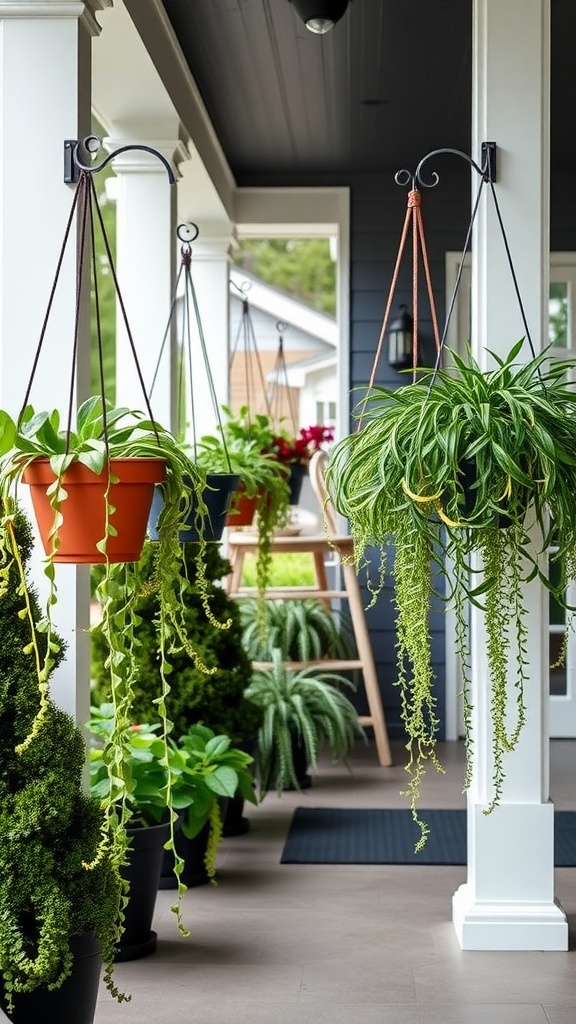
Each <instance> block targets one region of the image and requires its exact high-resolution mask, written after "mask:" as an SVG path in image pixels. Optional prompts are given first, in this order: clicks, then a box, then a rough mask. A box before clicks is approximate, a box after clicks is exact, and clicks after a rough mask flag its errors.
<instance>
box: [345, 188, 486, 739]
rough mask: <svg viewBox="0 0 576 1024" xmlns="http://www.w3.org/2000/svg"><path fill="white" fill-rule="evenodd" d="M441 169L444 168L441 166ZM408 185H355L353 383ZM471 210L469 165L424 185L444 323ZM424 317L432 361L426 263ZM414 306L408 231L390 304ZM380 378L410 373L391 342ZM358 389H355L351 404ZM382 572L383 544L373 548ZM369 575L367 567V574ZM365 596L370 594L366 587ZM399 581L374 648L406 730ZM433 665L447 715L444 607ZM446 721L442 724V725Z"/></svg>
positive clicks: (365, 369)
mask: <svg viewBox="0 0 576 1024" xmlns="http://www.w3.org/2000/svg"><path fill="white" fill-rule="evenodd" d="M438 170H439V172H440V168H438ZM407 195H408V191H407V189H405V188H401V187H399V186H398V185H396V184H395V182H394V180H393V176H392V175H390V177H389V179H385V178H383V177H381V176H379V177H367V178H363V179H362V180H361V181H355V182H354V183H352V185H351V296H350V308H351V325H350V330H351V337H350V380H351V387H352V389H354V388H361V387H362V386H363V385H365V384H366V383H367V382H368V379H369V377H370V373H371V370H372V365H373V362H374V355H375V351H376V346H377V343H378V338H379V335H380V328H381V325H382V320H383V316H384V311H385V307H386V302H387V298H388V293H389V289H390V285H391V281H392V276H393V271H394V266H395V263H396V258H397V254H398V248H399V244H400V238H401V233H402V226H403V223H404V218H405V213H406V204H407ZM469 217H470V178H469V174H468V170H467V168H464V171H463V173H460V174H458V173H450V172H447V173H446V172H444V171H442V172H441V180H440V183H439V184H438V185H437V186H436V187H435V188H433V189H423V190H422V219H423V223H424V232H425V237H426V246H427V250H428V260H429V265H430V273H431V278H432V285H433V289H434V293H435V304H436V311H437V316H438V322H439V325H440V331H442V328H443V326H444V313H445V267H444V262H445V253H446V252H447V251H450V250H456V251H461V250H462V247H463V245H464V241H465V238H466V231H467V227H468V221H469ZM419 279H420V287H419V303H418V305H419V320H420V337H421V353H422V360H423V362H425V363H426V364H427V365H430V361H431V360H433V358H434V351H435V350H434V338H433V330H432V320H431V315H430V305H429V302H428V296H427V289H426V283H425V278H424V273H423V269H422V267H421V268H420V273H419ZM402 302H404V303H406V306H407V307H408V310H409V311H411V310H412V237H411V233H409V235H408V238H407V242H406V247H405V250H404V257H403V260H402V265H401V270H400V275H399V280H398V285H397V288H396V291H395V296H394V302H393V306H392V311H391V317H392V318H393V317H394V315H395V313H397V311H398V307H399V305H400V303H402ZM376 380H377V383H380V384H388V385H393V386H398V385H399V384H401V383H405V382H406V379H405V378H404V376H403V375H400V374H399V373H397V372H396V371H395V370H394V369H392V368H391V367H390V366H389V365H388V362H387V359H386V352H385V349H384V350H383V353H382V357H381V359H380V362H379V366H378V373H377V378H376ZM358 397H359V395H354V393H353V394H352V396H351V401H352V404H353V405H354V404H355V403H356V401H357V400H358ZM372 554H373V560H374V561H373V569H372V572H371V573H370V574H371V575H374V576H376V573H377V567H378V552H373V553H372ZM362 579H363V583H365V574H363V577H362ZM365 599H366V604H368V603H369V600H370V595H369V593H368V591H367V590H366V589H365ZM394 618H395V613H394V607H393V605H392V588H391V581H390V577H389V575H387V578H386V586H385V588H384V590H383V591H382V593H381V594H380V596H379V597H378V599H377V602H376V604H375V605H374V606H373V607H372V608H370V609H369V610H368V611H367V621H368V624H369V629H370V634H371V638H372V644H373V649H374V656H375V659H376V665H377V671H378V677H379V680H380V688H381V692H382V698H383V704H384V708H385V713H386V719H387V722H388V728H389V732H390V734H391V735H392V736H399V735H401V733H402V728H401V722H400V700H399V692H398V689H397V687H396V686H395V685H394V683H395V679H396V668H395V629H394ZM430 624H431V629H432V643H433V657H434V668H435V672H436V678H437V695H438V711H439V714H440V716H441V718H442V719H443V718H444V703H445V699H444V693H445V687H444V619H443V615H442V613H441V612H440V611H436V612H435V613H434V614H432V615H431V618H430ZM442 728H443V726H442Z"/></svg>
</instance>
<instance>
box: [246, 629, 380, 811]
mask: <svg viewBox="0 0 576 1024" xmlns="http://www.w3.org/2000/svg"><path fill="white" fill-rule="evenodd" d="M346 687H347V688H349V689H353V685H352V683H351V682H350V681H349V680H348V679H346V678H344V676H340V675H338V674H337V673H335V672H325V671H320V670H319V669H318V668H314V669H312V668H303V669H300V670H298V671H291V670H289V669H287V668H286V667H285V665H284V662H283V658H282V652H281V651H280V650H279V649H278V648H275V649H274V650H273V651H272V665H271V668H270V669H260V670H258V671H255V672H254V674H253V676H252V681H251V683H250V685H249V687H248V688H247V690H246V697H247V698H248V699H249V700H251V701H253V702H254V703H255V704H256V705H257V707H259V708H260V709H261V711H262V713H263V716H264V717H263V722H262V725H261V727H260V731H259V734H258V746H257V753H256V767H257V775H258V778H259V787H260V793H261V796H262V795H264V794H265V793H266V791H267V790H268V789H269V788H270V786H271V785H272V784H273V783H274V780H275V785H276V790H277V792H278V793H281V792H282V790H283V789H285V788H287V787H288V786H293V787H294V788H295V789H299V788H300V785H299V781H298V777H297V773H296V771H295V766H294V744H300V745H301V746H302V747H303V748H304V753H305V756H306V760H307V763H308V764H309V765H310V766H311V767H312V768H316V767H317V765H318V756H319V754H320V750H321V747H322V745H323V743H327V744H328V745H329V747H330V752H331V754H332V757H334V758H335V759H343V760H344V761H345V760H346V758H347V757H348V755H349V753H350V751H351V750H352V747H353V743H354V740H355V738H356V737H358V736H362V735H363V731H362V729H361V727H360V725H359V722H358V713H357V711H356V709H355V707H354V705H353V704H352V703H351V702H350V700H349V699H348V697H346V696H345V694H344V693H343V692H342V688H346Z"/></svg>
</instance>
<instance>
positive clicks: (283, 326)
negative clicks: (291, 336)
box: [276, 320, 288, 334]
mask: <svg viewBox="0 0 576 1024" xmlns="http://www.w3.org/2000/svg"><path fill="white" fill-rule="evenodd" d="M276 330H277V331H278V334H284V331H286V330H288V324H287V323H286V321H285V320H277V321H276Z"/></svg>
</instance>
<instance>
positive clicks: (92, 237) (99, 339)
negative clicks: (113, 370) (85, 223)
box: [89, 204, 110, 456]
mask: <svg viewBox="0 0 576 1024" xmlns="http://www.w3.org/2000/svg"><path fill="white" fill-rule="evenodd" d="M89 208H90V244H91V248H92V284H93V288H94V319H95V321H96V345H97V349H98V383H99V387H100V395H101V398H102V410H103V413H102V433H103V435H104V445H105V448H106V454H107V456H109V451H110V449H109V443H108V419H107V417H106V415H105V412H104V410H105V409H106V408H107V404H106V383H105V380H104V346H103V344H102V321H101V316H100V286H99V284H98V273H97V266H98V264H97V259H96V236H95V233H94V211H93V208H92V205H91V204H90V207H89Z"/></svg>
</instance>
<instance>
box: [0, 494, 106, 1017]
mask: <svg viewBox="0 0 576 1024" xmlns="http://www.w3.org/2000/svg"><path fill="white" fill-rule="evenodd" d="M10 520H11V523H12V526H11V527H9V528H10V529H13V531H14V535H15V537H16V540H17V543H18V548H19V551H20V556H21V562H22V564H21V567H20V571H21V572H22V573H25V571H26V565H27V563H28V561H29V558H30V554H31V550H32V535H31V530H30V526H29V524H28V522H27V520H26V519H25V518H24V516H23V515H21V514H20V513H18V512H17V513H15V514H14V515H13V516H12V517H10ZM20 571H19V568H18V566H17V564H16V563H15V562H14V561H10V562H9V563H8V566H7V564H6V562H3V563H2V564H1V566H0V736H1V737H2V749H1V753H0V975H1V978H2V989H3V1001H4V1004H5V1006H6V1007H7V1009H8V1011H9V1012H11V1009H12V1000H13V999H14V997H16V998H17V994H18V993H20V992H30V991H32V990H34V989H36V988H38V987H40V986H46V987H48V988H51V989H54V988H58V987H59V986H60V985H61V984H62V983H63V981H64V980H65V978H66V977H67V976H68V974H69V973H70V970H71V966H72V954H71V950H70V937H71V936H73V935H76V934H81V933H83V932H93V933H94V934H95V935H96V937H97V938H98V939H99V940H100V942H101V943H102V949H103V958H104V963H105V966H106V972H105V980H106V982H107V984H108V987H109V988H110V989H111V991H113V992H114V993H115V994H116V995H117V996H118V997H119V998H123V997H122V996H121V995H120V993H118V992H117V990H116V989H114V986H113V984H112V980H111V972H112V964H113V950H114V946H115V944H116V941H117V938H118V935H119V933H120V929H119V922H120V921H121V907H122V905H123V892H122V883H121V880H120V876H119V872H118V869H117V866H116V865H114V864H113V863H112V862H111V860H110V858H109V857H108V855H107V852H106V850H105V849H104V848H102V846H101V840H102V831H101V830H102V827H103V814H102V811H101V809H100V804H99V801H97V800H94V799H93V798H91V797H90V796H88V795H87V794H86V793H85V792H84V790H83V786H82V775H83V769H84V765H85V762H86V751H85V745H84V740H83V737H82V734H81V732H80V730H79V729H78V728H77V727H76V726H75V724H74V721H73V719H72V718H71V717H70V715H68V714H66V713H65V712H64V711H62V710H61V709H59V708H58V707H56V705H55V704H54V703H53V701H52V700H51V699H50V697H49V696H48V698H47V700H46V711H45V714H44V715H43V717H42V719H41V723H40V725H39V727H38V728H37V729H33V723H34V722H35V719H36V716H37V714H38V709H39V705H40V699H41V698H40V693H39V689H38V676H37V672H36V667H35V662H36V659H37V658H39V659H40V661H41V663H42V662H43V659H44V655H45V653H46V635H45V634H44V633H43V632H42V631H41V626H40V628H39V624H40V611H39V606H38V601H37V598H36V594H35V592H34V591H33V590H30V589H29V590H28V597H27V598H26V596H25V595H24V593H23V588H22V585H21V576H20ZM26 600H28V602H29V604H28V610H26ZM55 639H56V640H57V645H56V646H57V649H55V650H54V652H53V666H52V667H53V668H55V667H56V665H57V664H59V662H60V661H61V660H62V658H63V655H64V644H63V641H62V640H60V639H59V638H55Z"/></svg>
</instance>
